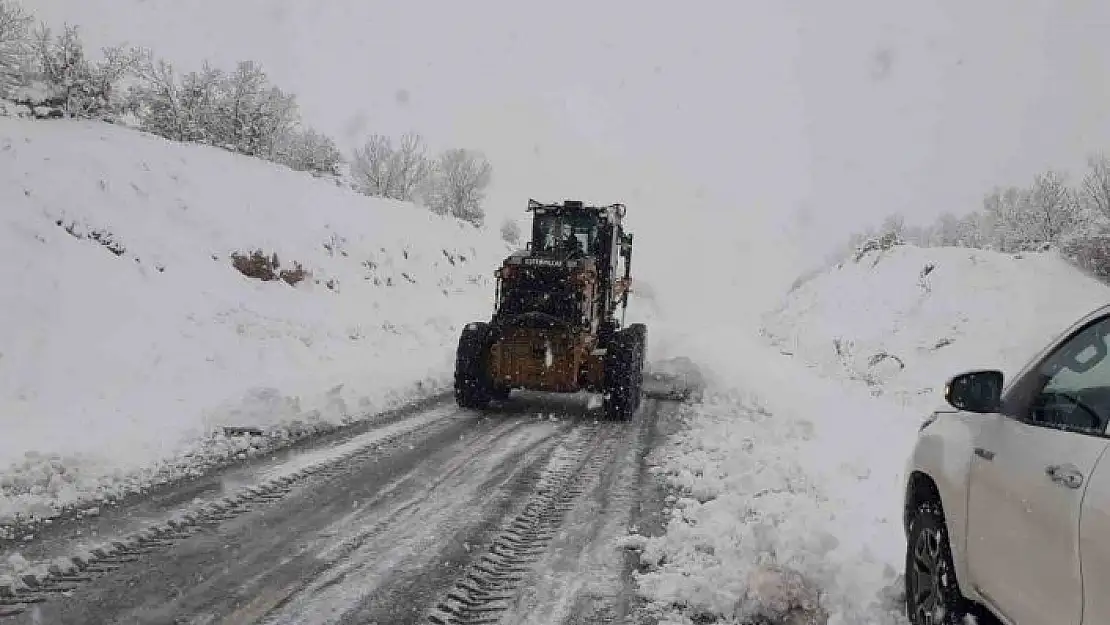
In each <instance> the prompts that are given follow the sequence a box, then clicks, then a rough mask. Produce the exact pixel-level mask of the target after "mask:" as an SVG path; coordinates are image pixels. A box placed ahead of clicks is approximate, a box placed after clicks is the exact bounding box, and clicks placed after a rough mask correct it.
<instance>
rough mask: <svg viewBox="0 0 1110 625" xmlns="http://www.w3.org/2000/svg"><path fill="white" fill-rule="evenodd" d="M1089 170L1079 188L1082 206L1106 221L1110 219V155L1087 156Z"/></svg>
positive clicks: (1092, 214)
mask: <svg viewBox="0 0 1110 625" xmlns="http://www.w3.org/2000/svg"><path fill="white" fill-rule="evenodd" d="M1087 167H1088V171H1087V173H1086V175H1084V176H1083V182H1082V184H1081V186H1080V190H1079V201H1080V203H1081V206H1082V207H1083V208H1084V209H1085V210H1086V211H1089V212H1090V213H1091V216H1092V217H1094V216H1097V217H1099V218H1101V219H1102V220H1104V221H1110V157H1107V156H1106V155H1105V154H1095V155H1092V156H1090V157H1088V158H1087Z"/></svg>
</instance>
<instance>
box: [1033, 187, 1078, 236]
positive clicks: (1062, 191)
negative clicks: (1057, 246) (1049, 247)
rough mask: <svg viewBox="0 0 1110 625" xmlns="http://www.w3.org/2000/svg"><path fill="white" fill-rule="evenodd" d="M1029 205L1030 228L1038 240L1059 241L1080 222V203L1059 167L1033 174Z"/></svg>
mask: <svg viewBox="0 0 1110 625" xmlns="http://www.w3.org/2000/svg"><path fill="white" fill-rule="evenodd" d="M1028 207H1029V214H1028V217H1027V228H1028V229H1029V234H1030V238H1032V239H1033V240H1035V241H1036V242H1037V243H1058V242H1059V241H1060V237H1061V236H1063V235H1064V234H1067V233H1069V232H1071V231H1073V230H1074V229H1075V228H1076V227H1077V226H1078V225H1079V210H1078V203H1077V202H1076V201H1075V198H1074V194H1073V193H1072V190H1071V189H1070V188H1068V185H1067V183H1066V182H1065V179H1064V176H1063V175H1062V174H1060V173H1058V172H1056V171H1053V170H1049V171H1047V172H1045V173H1042V174H1038V175H1037V176H1036V178H1034V180H1033V187H1032V188H1031V189H1030V191H1029V204H1028Z"/></svg>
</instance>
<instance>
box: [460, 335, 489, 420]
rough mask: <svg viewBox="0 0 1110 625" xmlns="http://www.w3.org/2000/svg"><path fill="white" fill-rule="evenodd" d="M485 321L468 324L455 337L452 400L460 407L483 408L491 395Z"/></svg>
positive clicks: (487, 338)
mask: <svg viewBox="0 0 1110 625" xmlns="http://www.w3.org/2000/svg"><path fill="white" fill-rule="evenodd" d="M489 333H490V328H489V324H488V323H482V322H477V323H470V324H467V326H466V327H465V328H463V331H462V334H461V335H460V336H459V345H458V349H457V350H456V352H455V403H457V404H458V405H459V407H460V408H470V409H477V410H484V409H485V408H487V407H489V404H490V401H491V400H492V399H493V396H494V389H493V384H492V382H491V381H490V379H489Z"/></svg>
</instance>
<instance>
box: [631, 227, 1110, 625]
mask: <svg viewBox="0 0 1110 625" xmlns="http://www.w3.org/2000/svg"><path fill="white" fill-rule="evenodd" d="M926 267H931V269H928V270H926ZM1108 301H1110V288H1107V287H1105V286H1103V285H1101V284H1099V283H1097V282H1095V281H1093V280H1091V279H1089V278H1088V277H1086V276H1084V275H1082V274H1081V273H1079V272H1078V271H1076V270H1075V269H1073V268H1071V267H1070V266H1068V265H1067V264H1066V263H1064V262H1063V261H1062V260H1060V259H1059V258H1058V257H1056V256H1055V255H1053V254H1032V255H1025V256H1020V257H1019V256H1010V255H1003V254H995V253H990V252H984V251H980V250H970V249H945V248H940V249H920V248H915V247H910V246H899V247H895V248H893V249H890V250H887V251H884V252H873V253H870V254H868V255H865V256H863V257H862V258H860V259H859V260H858V261H855V260H853V259H849V260H847V261H846V262H845V263H843V264H842V265H840V266H838V267H833V268H830V269H828V270H827V271H824V272H821V273H819V274H817V275H815V276H813V277H812V278H811V279H809V280H807V281H805V282H804V283H803V284H801V285H799V286H798V287H797V288H795V289H793V290H792V291H791V292H790V293H789V294H788V295H787V296H786V297H785V299H784V301H783V302H782V305H781V306H779V307H778V308H777V309H776V310H774V311H773V312H771V313H769V314H768V315H767V318H766V324H765V326H764V328H763V329H762V331H761V332H758V333H757V332H755V331H749V329H747V328H744V327H735V326H734V327H725V326H721V327H698V328H696V329H693V328H692V329H689V330H686V331H685V332H684V333H680V332H677V331H675V332H670V333H669V336H668V337H667V338H668V341H667V342H666V343H665V346H666V347H668V348H670V349H673V350H676V351H677V350H679V349H681V350H683V351H684V352H685V353H686V354H687V355H689V356H690V357H691V358H692V359H693V361H694V362H695V363H697V365H698V366H699V367H700V368H701V369H702V372H703V374H705V377H706V379H707V381H708V388H707V389H706V392H705V394H704V401H702V402H701V403H696V404H692V405H690V406H688V407H685V408H684V410H683V415H682V418H683V422H684V424H685V426H686V427H685V428H684V429H683V430H682V431H680V432H679V433H678V434H677V435H676V436H674V437H672V439H671V440H670V441H668V443H667V444H666V445H665V446H664V447H663V448H662V449H660V450H659V451H658V452H657V456H656V457H655V463H656V464H657V466H658V469H657V470H658V471H659V472H661V473H662V474H663V475H664V476H665V477H666V479H667V481H668V482H669V483H670V484H671V486H672V487H673V488H674V489H675V492H674V496H673V498H672V499H670V500H669V502H668V511H669V514H670V518H669V521H668V524H667V527H666V534H665V535H664V536H662V537H658V538H653V539H646V540H644V539H638V540H634V541H632V542H631V544H633V545H636V546H638V547H639V548H641V549H642V552H641V565H642V572H641V573H640V574H639V575H638V576H637V579H638V581H639V584H640V589H641V592H642V593H643V594H644V595H645V596H646V597H648V598H649V599H651V600H652V602H653V604H654V605H655V606H657V608H658V609H659V610H660V612H661V613H663V614H665V615H667V616H668V617H670V618H669V620H668V619H664V621H663V622H667V623H675V624H677V623H683V624H688V623H692V622H705V620H706V619H707V618H708V617H709V616H716V617H726V618H736V619H738V621H739V622H749V621H750V620H752V619H754V618H756V617H759V616H763V617H765V618H769V619H770V622H794V621H789V620H786V619H788V618H789V615H790V614H795V615H800V614H809V615H814V614H819V613H821V612H824V613H826V614H827V616H828V623H829V624H830V625H848V624H853V625H854V624H859V623H881V624H888V625H893V624H902V623H905V620H904V616H903V615H902V614H901V606H900V597H899V593H900V592H901V580H900V577H899V576H900V575H901V572H902V567H903V558H904V538H903V535H902V527H901V501H902V499H901V498H902V491H901V488H902V481H901V480H902V472H903V469H904V463H905V461H906V458H907V454H908V453H909V450H910V447H911V446H912V444H913V441H914V437H915V435H916V433H917V429H918V426H919V424H920V423H921V420H922V419H923V418H924V417H925V415H926V414H927V413H928V411H929V410H931V409H932V408H933V407H934V406H935V405H936V403H937V402H938V401H942V399H941V398H940V395H939V392H940V389H941V388H942V387H943V384H944V381H945V379H946V378H947V377H948V376H949V375H951V374H952V373H955V372H957V371H959V370H961V369H967V368H971V367H976V366H999V367H1001V368H1003V369H1004V370H1006V371H1014V370H1015V369H1016V368H1018V367H1020V366H1021V365H1022V364H1024V362H1025V360H1026V359H1027V358H1029V357H1031V356H1032V355H1033V354H1034V353H1035V352H1036V351H1037V350H1039V349H1040V348H1041V347H1042V346H1043V342H1044V341H1045V340H1047V339H1048V338H1050V337H1051V336H1053V335H1055V334H1057V333H1059V332H1060V331H1061V330H1062V329H1064V327H1066V326H1067V325H1069V324H1070V323H1072V322H1073V321H1074V320H1075V319H1076V318H1077V317H1079V316H1080V315H1082V314H1084V313H1086V312H1089V311H1090V310H1091V309H1093V308H1095V307H1097V306H1099V305H1101V304H1104V303H1107V302H1108ZM666 321H668V322H673V321H674V320H670V319H668V320H666ZM664 327H665V326H664ZM674 327H678V324H675V325H673V326H672V328H674ZM837 345H839V346H840V348H839V352H838V349H837ZM881 354H887V355H889V356H888V357H884V358H876V357H875V356H876V355H881ZM888 361H890V362H888ZM898 363H902V365H904V368H903V367H902V366H900V365H899V364H898ZM699 615H700V616H701V617H703V618H702V619H701V620H700V621H699V620H698V619H699ZM796 618H797V617H796ZM730 622H731V621H730ZM797 622H809V621H801V620H800V621H797Z"/></svg>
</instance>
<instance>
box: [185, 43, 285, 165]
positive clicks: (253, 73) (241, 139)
mask: <svg viewBox="0 0 1110 625" xmlns="http://www.w3.org/2000/svg"><path fill="white" fill-rule="evenodd" d="M215 76H218V77H219V79H220V81H219V83H218V85H216V86H215V87H214V89H215V107H214V110H213V111H212V113H211V117H210V119H207V120H206V123H205V126H206V127H207V128H208V132H209V133H210V134H211V141H212V142H213V143H214V144H216V145H220V146H223V147H226V148H228V149H230V150H234V151H236V152H239V153H241V154H246V155H249V156H258V157H262V158H266V159H269V160H274V157H275V156H276V152H277V146H278V144H279V142H280V141H281V140H282V138H283V137H285V135H286V134H287V133H289V132H292V130H293V129H294V128H295V127H296V125H297V123H298V122H299V117H300V116H299V114H298V111H297V104H296V99H295V98H294V97H293V96H292V95H291V94H288V93H285V92H284V91H282V90H281V89H279V88H277V87H275V86H273V85H271V84H270V82H269V79H268V78H267V76H266V72H264V71H263V70H262V67H261V66H259V65H258V64H257V63H255V62H253V61H240V62H239V64H238V65H237V66H236V68H235V71H234V72H231V73H229V74H218V75H217V74H211V73H210V74H204V73H202V74H201V75H198V76H197V77H196V78H197V79H198V80H200V82H199V83H198V85H197V87H198V88H207V87H208V84H207V82H206V80H207V79H209V78H212V77H215Z"/></svg>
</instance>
